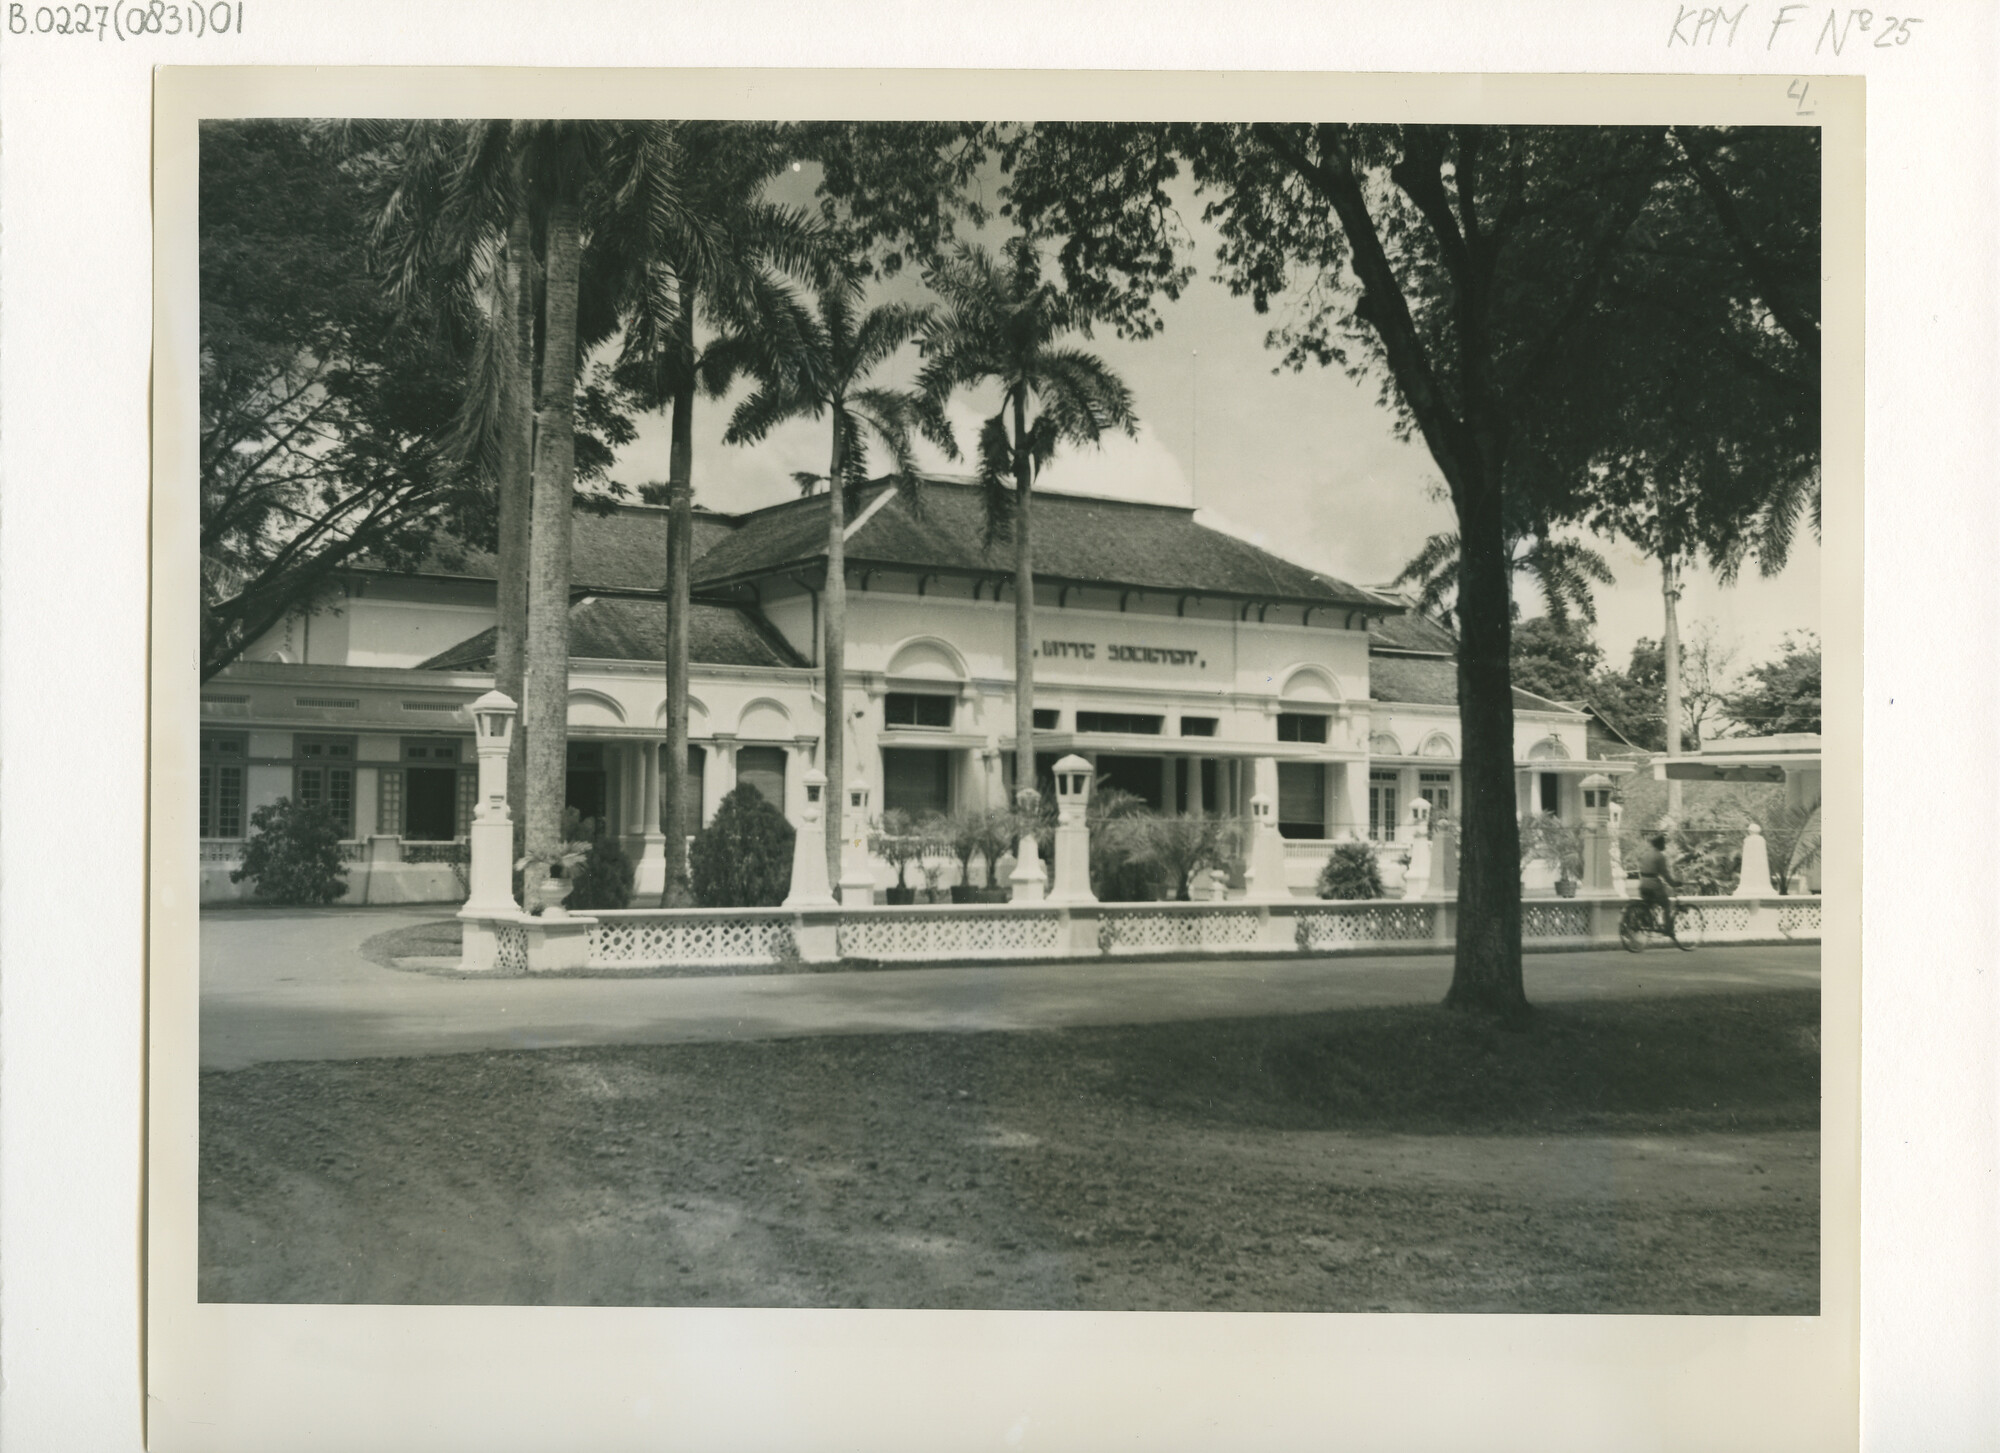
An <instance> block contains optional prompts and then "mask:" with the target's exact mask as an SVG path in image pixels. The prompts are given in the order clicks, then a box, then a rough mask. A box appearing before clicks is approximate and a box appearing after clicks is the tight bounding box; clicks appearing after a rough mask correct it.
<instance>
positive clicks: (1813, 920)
mask: <svg viewBox="0 0 2000 1453" xmlns="http://www.w3.org/2000/svg"><path fill="white" fill-rule="evenodd" d="M1778 932H1780V933H1782V934H1784V935H1786V936H1787V937H1790V936H1791V935H1793V934H1810V935H1812V936H1813V937H1815V938H1816V937H1818V936H1819V900H1818V899H1817V898H1815V899H1812V900H1810V901H1809V902H1805V903H1787V904H1785V905H1784V906H1783V907H1781V908H1779V910H1778Z"/></svg>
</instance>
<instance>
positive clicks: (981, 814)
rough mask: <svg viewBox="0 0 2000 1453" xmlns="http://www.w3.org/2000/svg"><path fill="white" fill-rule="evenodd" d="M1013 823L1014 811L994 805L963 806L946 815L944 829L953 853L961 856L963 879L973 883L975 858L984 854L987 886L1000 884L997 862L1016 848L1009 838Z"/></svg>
mask: <svg viewBox="0 0 2000 1453" xmlns="http://www.w3.org/2000/svg"><path fill="white" fill-rule="evenodd" d="M1013 825H1014V816H1013V814H1012V813H1010V812H1007V811H1006V810H1004V809H994V808H990V807H967V808H961V809H960V810H959V811H957V812H954V813H953V814H952V815H951V816H950V817H949V818H948V819H946V821H945V825H944V832H945V834H946V836H947V837H948V839H949V841H950V847H951V855H952V856H953V857H954V858H957V859H958V881H959V882H960V883H962V884H964V885H966V886H967V887H970V886H971V884H972V860H973V859H974V858H983V859H985V861H986V882H987V886H988V887H995V886H998V885H999V874H998V872H997V871H996V870H995V868H994V866H993V865H994V864H995V863H997V862H999V861H1000V860H1001V859H1002V858H1004V857H1006V856H1007V854H1008V853H1010V852H1012V851H1013V849H1014V844H1013V843H1012V842H1010V841H1009V840H1008V834H1009V832H1010V831H1011V830H1012V828H1013Z"/></svg>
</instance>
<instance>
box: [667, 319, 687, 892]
mask: <svg viewBox="0 0 2000 1453" xmlns="http://www.w3.org/2000/svg"><path fill="white" fill-rule="evenodd" d="M679 329H680V341H681V348H682V359H681V362H682V370H681V372H680V375H679V379H678V381H677V382H676V383H675V385H674V403H673V409H674V420H673V445H672V451H671V453H670V454H669V456H668V465H667V672H666V675H667V721H666V744H665V745H664V746H663V747H662V748H661V752H662V755H663V758H664V760H663V761H662V762H661V763H660V796H661V799H662V800H661V803H660V831H661V832H662V833H664V834H665V835H666V839H667V845H666V846H667V880H666V887H665V890H664V891H663V893H662V894H661V897H660V902H661V903H662V904H663V905H665V906H666V907H668V908H685V907H687V906H689V905H690V904H692V903H693V901H694V895H693V894H692V893H691V892H690V891H689V889H688V880H687V833H688V824H687V820H686V819H687V813H686V810H685V809H686V798H687V766H688V590H689V576H690V575H691V574H692V573H693V568H694V370H693V361H694V319H693V317H692V315H691V314H690V313H689V312H688V310H687V309H686V308H683V309H682V310H681V321H680V325H679Z"/></svg>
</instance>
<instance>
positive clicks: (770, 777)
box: [736, 747, 785, 812]
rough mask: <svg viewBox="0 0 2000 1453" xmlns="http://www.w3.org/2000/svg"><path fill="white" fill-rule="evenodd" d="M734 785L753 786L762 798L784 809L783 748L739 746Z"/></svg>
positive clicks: (780, 809) (779, 808)
mask: <svg viewBox="0 0 2000 1453" xmlns="http://www.w3.org/2000/svg"><path fill="white" fill-rule="evenodd" d="M736 785H737V786H739V787H755V788H756V789H757V790H758V791H759V792H761V793H763V794H764V800H765V801H766V802H768V803H770V804H771V806H773V807H775V808H777V809H778V811H780V812H783V811H784V810H785V749H784V748H783V747H739V748H737V751H736Z"/></svg>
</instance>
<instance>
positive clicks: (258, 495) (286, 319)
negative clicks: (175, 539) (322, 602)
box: [200, 121, 462, 679]
mask: <svg viewBox="0 0 2000 1453" xmlns="http://www.w3.org/2000/svg"><path fill="white" fill-rule="evenodd" d="M385 194H386V185H385V181H384V176H383V169H382V167H381V165H380V159H379V158H377V157H373V156H366V155H364V156H360V157H351V158H348V159H344V160H343V159H341V158H339V157H337V156H336V155H334V154H333V153H332V152H331V151H330V150H328V149H326V148H323V147H320V146H316V145H315V144H314V142H313V140H312V138H311V137H310V136H309V135H308V133H307V132H306V130H305V129H304V128H303V127H301V126H300V125H298V124H297V123H293V122H282V121H212V122H208V123H205V124H204V126H203V128H202V138H201V182H200V207H201V220H200V235H201V261H200V276H201V445H200V471H201V478H200V489H201V559H202V662H201V667H202V676H203V679H206V678H207V677H209V676H212V675H213V674H214V673H215V672H217V671H219V670H221V669H222V668H223V667H224V666H226V665H228V664H229V663H230V662H231V661H232V660H234V659H235V658H236V656H237V655H238V654H239V653H240V652H241V651H242V650H243V648H244V647H245V646H246V645H248V644H249V643H250V642H251V641H252V640H254V639H256V637H258V636H259V635H261V634H262V633H263V632H264V631H266V630H268V629H269V628H270V627H272V626H274V625H276V624H277V623H278V622H279V621H281V620H283V619H284V617H285V616H286V615H288V614H289V613H291V612H292V611H293V610H296V609H297V608H299V607H300V606H301V605H303V604H306V603H308V602H310V601H313V600H315V599H317V598H318V597H319V596H321V595H322V594H324V593H325V592H326V591H327V590H328V589H329V588H330V587H331V584H332V580H333V575H334V572H335V571H336V570H337V569H338V567H339V566H341V565H342V564H344V563H347V562H348V561H351V560H353V559H354V558H355V557H357V556H359V555H361V554H363V553H367V554H372V555H375V556H377V557H378V558H382V559H385V560H389V561H411V560H413V559H414V558H416V557H418V556H420V555H421V554H422V552H423V551H424V550H425V549H426V548H427V546H428V544H429V540H430V531H431V528H432V525H433V523H434V521H435V520H436V518H437V516H438V514H439V512H440V511H442V510H445V509H447V508H449V507H451V506H452V505H454V504H457V503H461V502H462V496H461V494H460V493H459V491H458V481H457V479H456V476H455V471H454V470H453V468H452V467H451V464H450V461H449V459H448V458H447V457H446V456H445V454H444V452H443V451H442V450H441V449H440V448H439V441H440V440H441V439H442V438H443V437H444V435H445V434H446V433H447V431H448V430H449V428H450V425H451V423H452V419H453V416H454V414H455V412H456V409H457V406H458V402H459V394H460V387H461V385H460V379H461V375H462V369H461V367H460V362H459V359H458V357H457V355H456V352H455V350H454V349H453V347H452V346H451V341H450V339H449V337H448V336H447V331H446V330H445V329H443V328H441V327H439V326H438V323H439V320H438V319H437V318H436V317H435V316H434V315H430V314H427V313H426V312H425V311H424V310H422V309H421V308H419V309H417V310H415V311H412V312H405V311H404V310H402V309H399V308H398V307H397V306H396V305H395V304H394V303H393V302H392V301H391V300H390V299H389V298H388V296H387V295H386V294H385V292H384V290H383V288H382V286H381V283H380V280H379V278H378V277H377V276H376V275H375V274H374V273H373V271H372V270H371V268H370V266H369V251H368V231H369V219H370V218H371V217H372V216H373V215H374V213H375V212H376V211H377V210H378V209H379V207H380V204H381V199H382V197H383V196H384V195H385Z"/></svg>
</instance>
